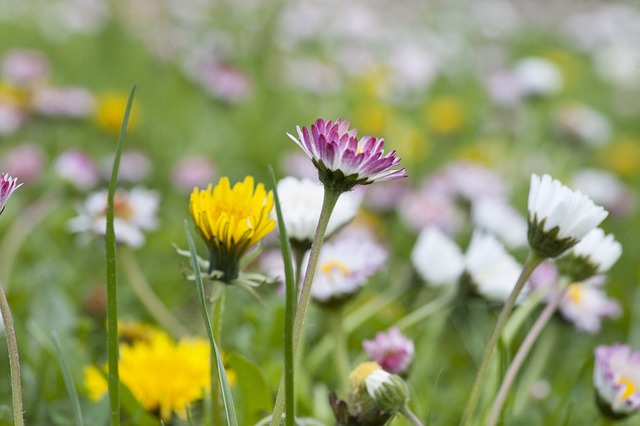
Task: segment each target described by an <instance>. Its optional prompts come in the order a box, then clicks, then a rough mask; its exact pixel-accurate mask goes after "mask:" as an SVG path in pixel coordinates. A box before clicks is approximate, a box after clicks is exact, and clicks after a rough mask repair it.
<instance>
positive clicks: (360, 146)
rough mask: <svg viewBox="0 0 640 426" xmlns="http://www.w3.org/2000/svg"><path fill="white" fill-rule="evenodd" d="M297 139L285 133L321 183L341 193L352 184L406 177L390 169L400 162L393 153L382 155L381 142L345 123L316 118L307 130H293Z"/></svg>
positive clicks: (343, 121) (379, 139)
mask: <svg viewBox="0 0 640 426" xmlns="http://www.w3.org/2000/svg"><path fill="white" fill-rule="evenodd" d="M297 131H298V138H296V137H294V136H292V135H291V134H288V136H289V137H290V138H291V139H293V141H294V142H295V143H297V144H298V145H299V146H300V148H302V149H303V150H304V152H305V153H306V154H307V155H308V156H309V158H311V161H312V162H313V164H314V165H315V166H316V168H317V169H318V177H319V179H320V182H322V184H323V185H324V186H325V187H326V188H328V189H330V190H332V191H335V192H338V193H342V192H345V191H349V190H351V189H353V187H354V186H356V185H368V184H371V183H373V182H376V181H386V180H392V179H400V178H404V177H407V174H406V172H405V170H404V169H393V167H395V166H397V165H398V163H399V162H400V158H398V157H396V152H395V151H391V152H389V153H388V154H386V155H385V154H384V150H383V146H384V139H382V138H375V137H373V136H363V137H362V138H360V140H358V139H357V137H356V134H357V130H356V129H349V122H348V121H346V120H336V121H324V120H323V119H318V120H317V121H316V122H315V123H314V124H312V125H311V127H310V128H307V127H303V128H302V129H301V128H300V126H298V127H297Z"/></svg>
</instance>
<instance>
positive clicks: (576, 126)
mask: <svg viewBox="0 0 640 426" xmlns="http://www.w3.org/2000/svg"><path fill="white" fill-rule="evenodd" d="M558 126H559V128H560V131H561V132H563V133H565V134H566V135H567V136H569V137H572V138H575V139H577V140H578V141H579V142H583V143H584V144H585V145H588V146H594V147H596V146H602V145H604V144H606V143H607V142H609V139H610V138H611V124H610V123H609V120H608V119H607V117H605V116H604V115H602V114H601V113H600V112H598V111H596V110H595V109H593V108H591V107H589V106H587V105H581V104H578V105H572V106H569V107H566V108H564V109H563V110H562V111H560V113H559V116H558Z"/></svg>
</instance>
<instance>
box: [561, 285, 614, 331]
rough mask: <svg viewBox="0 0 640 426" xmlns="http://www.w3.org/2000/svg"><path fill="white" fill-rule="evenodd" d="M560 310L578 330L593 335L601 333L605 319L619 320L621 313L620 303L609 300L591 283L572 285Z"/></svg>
mask: <svg viewBox="0 0 640 426" xmlns="http://www.w3.org/2000/svg"><path fill="white" fill-rule="evenodd" d="M558 310H559V311H560V314H561V315H562V317H563V318H565V319H566V320H568V321H570V322H572V323H573V324H574V325H575V326H576V328H578V329H579V330H583V331H586V332H588V333H591V334H595V333H597V332H598V331H600V327H601V322H602V319H603V318H617V317H618V316H619V315H620V313H621V309H620V305H619V304H618V302H616V301H615V300H612V299H609V298H607V295H606V294H605V292H604V291H603V290H602V289H601V288H600V287H599V286H597V285H594V284H591V283H589V282H584V283H581V282H575V283H573V284H570V285H569V286H568V287H567V289H566V290H565V292H564V295H563V296H562V299H561V300H560V306H559V307H558Z"/></svg>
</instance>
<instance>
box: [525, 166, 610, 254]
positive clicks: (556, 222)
mask: <svg viewBox="0 0 640 426" xmlns="http://www.w3.org/2000/svg"><path fill="white" fill-rule="evenodd" d="M528 205H529V244H531V246H532V248H533V249H534V250H536V251H538V252H539V254H540V255H543V256H545V257H556V256H558V255H559V254H561V253H562V252H564V251H565V250H566V249H568V248H569V247H571V246H572V245H573V244H575V243H576V242H578V241H580V239H582V238H583V237H584V236H585V235H586V234H587V233H588V232H589V231H591V230H592V229H593V228H595V227H596V226H598V225H599V224H600V222H602V221H603V220H604V218H605V217H607V214H608V213H607V211H606V210H605V209H603V208H602V207H600V206H596V205H595V204H594V203H593V201H591V199H590V198H589V197H587V196H586V195H584V194H583V193H581V192H580V191H572V190H571V189H569V188H567V187H566V186H564V185H562V184H561V183H560V182H559V181H558V180H556V179H553V178H551V176H549V175H546V174H545V175H543V176H542V178H541V177H540V176H538V175H536V174H535V173H534V174H532V175H531V188H530V190H529V204H528ZM556 227H557V228H558V229H557V234H553V233H552V231H554V229H555V228H556ZM554 232H555V231H554Z"/></svg>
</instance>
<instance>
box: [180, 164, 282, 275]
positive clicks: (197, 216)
mask: <svg viewBox="0 0 640 426" xmlns="http://www.w3.org/2000/svg"><path fill="white" fill-rule="evenodd" d="M272 208H273V193H272V192H271V191H269V192H267V191H266V190H265V188H264V185H262V184H258V185H257V186H254V181H253V177H251V176H247V177H246V178H245V179H244V182H238V183H236V184H235V185H234V186H233V188H231V184H230V183H229V179H228V178H227V177H223V178H222V179H220V182H218V185H216V186H215V187H214V186H213V184H211V185H209V187H208V188H207V189H206V190H199V189H198V188H194V190H193V192H192V193H191V200H190V206H189V210H190V211H191V216H192V217H193V220H194V221H195V224H196V228H197V229H198V232H199V233H200V235H201V236H202V238H203V239H204V240H205V242H206V243H207V246H208V248H209V253H210V267H209V272H212V271H214V270H218V271H222V273H223V277H222V280H223V281H225V282H229V281H231V280H233V279H235V278H237V277H238V273H239V271H238V268H239V265H238V264H239V261H240V258H241V257H242V255H244V254H245V253H246V252H247V250H249V248H250V247H252V246H253V245H254V244H256V243H258V242H259V241H260V240H262V239H263V238H264V237H265V236H266V235H267V234H268V233H269V232H271V231H272V230H273V229H274V228H275V226H276V221H275V220H273V219H272V218H271V217H270V216H269V215H270V213H271V210H272Z"/></svg>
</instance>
